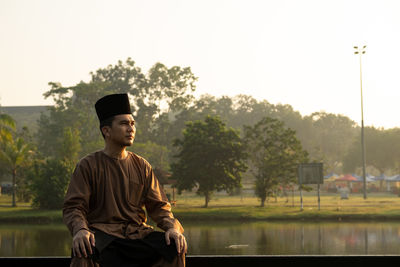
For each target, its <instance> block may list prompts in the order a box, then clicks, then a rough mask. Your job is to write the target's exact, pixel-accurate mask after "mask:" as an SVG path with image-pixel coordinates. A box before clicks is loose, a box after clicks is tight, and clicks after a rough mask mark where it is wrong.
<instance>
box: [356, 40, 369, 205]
mask: <svg viewBox="0 0 400 267" xmlns="http://www.w3.org/2000/svg"><path fill="white" fill-rule="evenodd" d="M365 48H367V46H366V45H364V46H363V47H362V48H359V47H358V46H354V49H355V50H356V51H354V54H356V55H359V56H360V88H361V153H362V170H363V189H364V190H363V191H364V199H367V177H366V174H365V142H364V103H363V91H362V68H361V56H362V55H363V54H365Z"/></svg>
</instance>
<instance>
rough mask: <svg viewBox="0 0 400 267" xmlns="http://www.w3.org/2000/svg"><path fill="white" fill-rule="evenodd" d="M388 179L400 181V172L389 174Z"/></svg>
mask: <svg viewBox="0 0 400 267" xmlns="http://www.w3.org/2000/svg"><path fill="white" fill-rule="evenodd" d="M387 181H389V182H400V174H397V175H393V176H389V177H388V178H387Z"/></svg>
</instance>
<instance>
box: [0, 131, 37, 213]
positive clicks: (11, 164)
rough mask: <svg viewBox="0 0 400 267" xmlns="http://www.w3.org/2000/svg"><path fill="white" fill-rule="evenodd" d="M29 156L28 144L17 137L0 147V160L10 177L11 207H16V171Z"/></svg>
mask: <svg viewBox="0 0 400 267" xmlns="http://www.w3.org/2000/svg"><path fill="white" fill-rule="evenodd" d="M29 154H30V149H29V146H28V144H26V143H25V142H24V139H22V138H21V137H17V138H16V139H14V138H12V137H11V138H10V139H8V140H7V142H2V144H1V147H0V160H1V161H3V162H4V163H5V165H6V166H7V167H8V170H9V171H10V173H11V175H12V184H13V186H12V189H13V190H12V206H13V207H15V206H16V202H15V191H16V190H15V189H16V177H17V170H18V168H20V167H21V166H22V165H24V164H25V163H26V160H27V159H28V157H29Z"/></svg>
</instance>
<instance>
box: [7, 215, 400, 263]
mask: <svg viewBox="0 0 400 267" xmlns="http://www.w3.org/2000/svg"><path fill="white" fill-rule="evenodd" d="M183 224H184V226H185V236H186V238H187V240H188V244H189V251H188V253H189V254H192V255H201V254H203V255H234V254H236V255H310V254H313V255H366V254H374V255H399V254H400V223H397V222H396V223H393V222H391V223H388V222H379V223H343V222H341V223H326V222H324V223H287V222H279V223H277V222H274V223H269V222H257V223H216V222H213V223H204V222H202V223H193V222H183ZM70 244H71V237H70V235H69V232H68V231H67V229H66V227H65V226H64V225H61V224H60V225H2V226H0V256H3V257H4V256H8V257H10V256H68V255H70V247H71V246H70Z"/></svg>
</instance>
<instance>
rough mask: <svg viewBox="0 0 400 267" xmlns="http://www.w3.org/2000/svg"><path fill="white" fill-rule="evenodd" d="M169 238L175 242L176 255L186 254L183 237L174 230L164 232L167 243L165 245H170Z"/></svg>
mask: <svg viewBox="0 0 400 267" xmlns="http://www.w3.org/2000/svg"><path fill="white" fill-rule="evenodd" d="M171 238H172V239H174V240H175V245H176V251H178V254H181V253H186V252H187V243H186V238H185V236H184V235H182V234H181V233H179V232H178V231H177V230H175V229H174V228H171V229H168V231H166V232H165V241H166V242H167V245H169V244H171V241H170V239H171Z"/></svg>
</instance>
